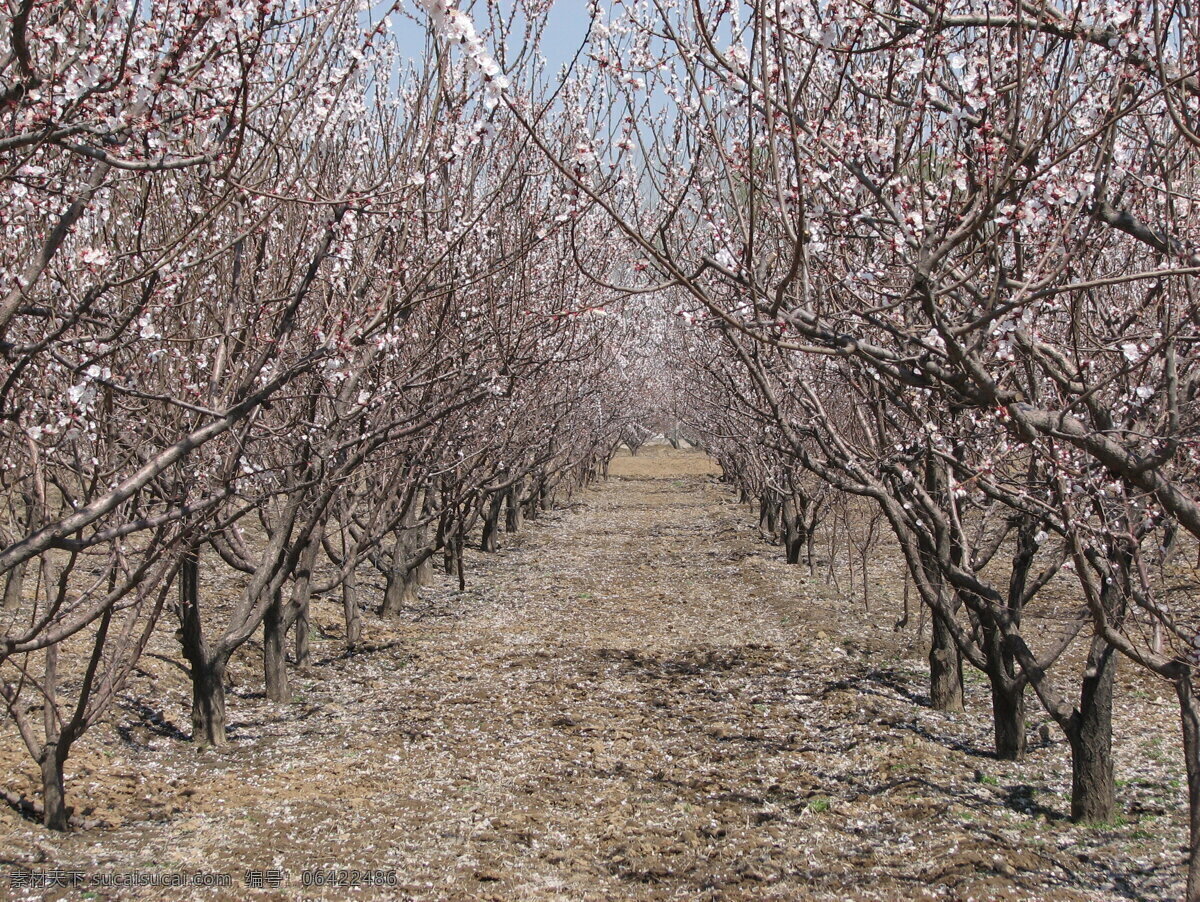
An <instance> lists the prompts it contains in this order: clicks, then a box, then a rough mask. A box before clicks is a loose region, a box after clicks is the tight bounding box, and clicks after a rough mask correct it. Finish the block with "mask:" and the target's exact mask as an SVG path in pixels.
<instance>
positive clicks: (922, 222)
mask: <svg viewBox="0 0 1200 902" xmlns="http://www.w3.org/2000/svg"><path fill="white" fill-rule="evenodd" d="M1193 13H1194V10H1191V9H1190V8H1189V7H1188V6H1187V5H1186V4H1176V3H1169V2H1160V0H1147V2H1129V3H1115V4H1114V3H1112V2H1108V0H1105V2H1093V0H1069V2H1066V3H1061V4H1058V3H1052V2H1016V0H1014V2H1011V3H1003V4H999V5H997V4H995V3H981V2H975V0H896V2H893V3H887V4H883V5H878V4H876V5H875V6H869V5H862V4H857V3H843V2H838V0H833V2H828V3H806V2H793V0H752V2H748V3H744V4H730V3H725V2H711V3H710V2H705V0H677V2H672V0H661V2H655V3H652V4H643V5H636V6H624V5H622V6H620V7H614V10H613V11H612V13H611V15H608V14H606V15H604V16H599V17H598V18H597V20H596V22H595V23H594V24H593V29H592V34H591V41H590V45H589V49H590V65H588V66H586V67H584V68H582V69H581V70H580V71H579V72H578V73H577V74H576V78H577V82H578V84H580V85H581V87H580V91H581V92H583V93H584V94H585V95H586V96H587V97H588V98H589V101H590V105H583V106H582V108H583V109H585V110H586V115H587V121H586V125H585V127H586V129H587V135H588V142H587V146H588V147H589V152H590V153H591V154H593V155H594V157H595V158H596V159H597V160H600V161H602V162H598V163H596V164H591V163H590V161H589V162H588V165H581V164H580V162H579V161H578V155H576V157H575V158H572V157H570V156H564V155H559V156H557V157H555V159H556V162H557V164H558V167H559V169H560V171H561V172H562V173H563V174H564V175H568V176H570V177H572V178H574V180H575V182H576V184H577V185H578V186H579V189H580V190H581V191H583V192H584V193H586V194H587V195H589V196H590V197H591V199H592V200H593V201H594V202H595V203H596V204H597V205H598V206H600V207H602V208H603V210H604V211H605V213H606V215H607V216H608V217H609V218H610V221H611V222H613V223H614V224H616V225H617V226H618V227H619V228H620V229H621V231H622V233H623V234H624V236H625V238H626V241H627V247H628V249H629V250H628V252H629V254H630V257H631V259H632V260H634V261H636V262H635V263H634V264H633V265H632V266H631V272H630V274H629V280H628V284H629V285H630V286H636V288H631V289H630V290H643V291H650V290H658V291H661V292H663V293H665V294H667V295H668V296H670V297H671V298H672V300H671V302H670V303H671V304H672V305H676V304H677V305H678V306H677V307H676V313H677V314H679V316H680V318H681V319H683V320H686V321H687V322H688V323H689V324H691V326H692V328H689V329H681V330H680V331H679V332H678V335H677V337H676V339H675V341H674V343H673V346H672V348H673V353H672V357H671V359H672V361H673V363H674V365H675V366H677V367H679V368H680V370H681V372H683V373H685V374H686V376H685V378H684V379H683V382H684V388H683V390H684V391H685V392H686V394H687V395H688V396H689V397H690V399H691V407H692V409H693V416H692V421H693V425H694V426H695V428H696V429H698V430H700V431H701V432H702V433H703V440H704V443H705V445H706V446H707V447H709V448H710V449H711V450H712V451H713V452H714V454H716V456H717V457H718V458H719V459H720V460H721V461H722V462H723V463H724V464H725V465H726V466H725V469H726V472H727V473H728V474H731V475H732V476H733V477H734V478H735V479H736V480H737V481H738V482H739V483H740V484H741V487H742V489H743V490H744V492H745V493H746V495H747V496H755V497H758V498H760V499H761V500H762V509H763V518H764V524H765V525H766V526H768V527H773V528H776V529H778V530H780V531H782V533H783V534H784V537H785V539H786V542H787V544H788V554H789V557H790V558H791V559H793V560H794V559H797V558H799V556H800V555H801V553H802V549H803V546H804V545H805V543H806V541H807V537H808V536H809V535H810V534H811V531H812V529H813V528H814V527H815V525H816V522H817V519H819V517H820V511H821V510H822V508H823V502H822V493H824V492H829V491H836V492H841V493H849V494H851V495H854V496H858V497H860V498H863V499H866V500H867V503H869V504H871V505H873V507H874V508H875V510H876V511H878V513H879V516H880V517H881V518H882V519H883V520H885V521H886V523H887V524H888V526H890V528H891V532H892V533H893V535H894V537H895V539H896V541H897V543H898V547H899V549H900V551H901V552H902V554H903V555H904V559H905V561H906V563H907V568H908V572H909V576H910V578H911V580H912V583H913V585H915V587H916V589H917V591H918V593H919V596H920V598H921V600H922V602H923V603H924V604H925V605H926V606H927V607H928V609H929V610H930V611H931V613H932V615H933V622H934V636H933V648H932V651H931V654H930V666H931V695H932V699H933V702H934V704H935V705H937V706H939V707H942V708H950V709H953V708H955V707H958V706H960V705H961V703H962V691H961V670H960V668H961V666H963V662H966V664H967V665H969V666H973V667H976V668H978V669H979V670H981V671H982V672H983V673H985V674H986V676H987V679H988V681H989V684H990V688H991V694H992V703H993V715H994V722H995V741H996V752H997V754H998V755H1000V756H1003V757H1008V758H1019V757H1020V756H1021V755H1022V754H1023V753H1024V750H1025V723H1024V720H1025V705H1026V697H1027V695H1028V690H1030V689H1032V691H1033V693H1034V694H1035V695H1036V697H1037V699H1038V700H1039V701H1040V702H1041V704H1042V705H1043V706H1044V707H1045V709H1046V711H1047V712H1048V713H1049V714H1050V716H1051V717H1052V718H1053V719H1054V720H1055V721H1056V722H1057V723H1058V724H1059V726H1060V727H1061V728H1062V729H1063V731H1064V733H1065V734H1066V736H1067V738H1068V740H1069V742H1070V748H1071V754H1072V764H1073V772H1074V779H1073V791H1072V801H1071V810H1072V814H1073V815H1074V816H1075V817H1076V818H1079V819H1083V820H1106V819H1109V818H1110V817H1111V816H1112V813H1113V806H1114V797H1113V788H1112V787H1113V776H1112V768H1113V764H1112V751H1111V748H1112V746H1111V710H1112V693H1113V677H1114V672H1115V668H1116V666H1117V660H1118V658H1120V659H1124V660H1127V661H1129V662H1131V663H1132V664H1133V665H1134V666H1136V667H1139V668H1143V669H1145V670H1146V671H1149V672H1150V673H1152V674H1153V675H1155V676H1156V677H1158V678H1160V679H1162V680H1163V681H1164V682H1165V683H1167V684H1169V685H1170V686H1171V687H1172V688H1173V690H1174V693H1175V695H1176V696H1177V698H1178V703H1179V712H1180V723H1181V729H1182V737H1183V749H1184V755H1185V759H1186V768H1187V774H1188V801H1189V810H1190V827H1191V836H1190V841H1189V848H1190V854H1189V874H1188V883H1187V887H1188V889H1187V895H1188V898H1189V899H1200V704H1198V703H1197V700H1196V695H1195V669H1194V668H1195V664H1196V660H1197V659H1196V655H1197V652H1196V649H1197V647H1198V645H1200V633H1198V629H1200V611H1198V610H1197V607H1196V605H1195V603H1194V599H1193V598H1192V597H1190V594H1189V592H1188V591H1187V589H1186V588H1185V589H1184V590H1183V591H1180V589H1179V586H1178V582H1177V581H1174V580H1168V579H1163V578H1162V576H1161V574H1162V572H1163V567H1164V566H1166V565H1169V563H1170V557H1171V551H1172V549H1173V548H1175V547H1176V546H1177V545H1178V544H1179V542H1180V541H1181V537H1182V536H1183V535H1185V534H1190V535H1191V536H1192V537H1193V538H1197V537H1200V503H1198V501H1197V493H1198V487H1197V485H1196V481H1197V480H1196V477H1197V463H1198V458H1197V453H1198V451H1200V445H1198V444H1197V438H1198V436H1197V432H1196V427H1197V413H1198V410H1200V408H1198V406H1197V398H1196V395H1197V385H1198V382H1197V380H1198V379H1200V370H1198V369H1197V364H1196V354H1195V348H1196V342H1197V341H1198V340H1200V333H1198V331H1197V324H1198V323H1200V318H1198V316H1200V306H1198V304H1197V301H1198V298H1197V289H1198V284H1200V283H1198V278H1197V277H1198V276H1200V219H1198V218H1197V216H1196V215H1195V214H1196V210H1197V209H1200V181H1198V175H1200V81H1198V77H1197V76H1198V74H1200V19H1198V18H1197V17H1196V16H1195V15H1194V14H1193ZM526 125H527V127H528V128H529V129H530V131H531V132H532V133H534V134H538V133H539V127H538V125H537V124H536V123H533V122H531V121H528V120H527V121H526ZM545 143H546V145H547V146H546V147H545V148H544V149H545V150H547V151H549V153H550V155H551V156H552V157H553V156H554V152H553V149H552V147H550V146H549V145H550V142H549V141H548V140H547V141H546V142H545ZM630 184H636V186H637V190H629V188H628V186H629V185H630ZM1062 586H1073V587H1074V588H1073V589H1072V590H1071V594H1072V595H1073V596H1074V598H1075V599H1076V600H1077V604H1068V605H1067V607H1068V608H1069V609H1072V610H1077V611H1078V616H1075V617H1073V618H1071V619H1070V620H1069V621H1068V622H1066V623H1065V624H1064V626H1063V627H1062V629H1061V630H1057V631H1047V628H1046V627H1045V625H1044V621H1037V625H1036V626H1033V627H1031V626H1030V625H1029V624H1030V621H1029V620H1027V618H1026V612H1027V611H1029V610H1031V609H1033V608H1034V606H1039V607H1044V606H1047V605H1050V604H1052V602H1050V601H1049V598H1048V596H1049V594H1050V593H1051V592H1052V591H1054V589H1053V588H1052V587H1062ZM1057 597H1058V601H1055V602H1053V604H1055V605H1058V606H1061V605H1062V604H1063V600H1062V591H1061V590H1059V591H1058V593H1057ZM1074 643H1085V644H1086V650H1085V651H1084V652H1082V654H1081V657H1082V658H1083V659H1084V661H1085V663H1084V665H1083V667H1082V669H1080V670H1079V671H1078V672H1076V673H1075V674H1073V675H1072V674H1071V673H1068V672H1067V670H1066V668H1065V666H1064V665H1062V663H1061V662H1062V661H1063V660H1065V659H1064V653H1065V652H1066V651H1067V649H1068V648H1070V647H1071V646H1072V645H1073V644H1074Z"/></svg>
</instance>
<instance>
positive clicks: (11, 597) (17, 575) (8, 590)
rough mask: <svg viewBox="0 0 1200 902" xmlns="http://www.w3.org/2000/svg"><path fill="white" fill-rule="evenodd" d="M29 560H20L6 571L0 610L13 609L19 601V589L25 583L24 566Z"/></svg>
mask: <svg viewBox="0 0 1200 902" xmlns="http://www.w3.org/2000/svg"><path fill="white" fill-rule="evenodd" d="M28 565H29V561H27V560H26V561H21V562H20V563H19V564H17V565H16V566H15V567H13V568H12V569H11V570H9V571H8V576H7V577H5V582H4V597H3V598H2V599H0V611H5V612H8V611H15V610H16V609H17V606H18V605H20V603H21V591H22V589H23V587H24V585H25V568H26V567H27V566H28Z"/></svg>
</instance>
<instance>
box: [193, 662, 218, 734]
mask: <svg viewBox="0 0 1200 902" xmlns="http://www.w3.org/2000/svg"><path fill="white" fill-rule="evenodd" d="M192 742H194V743H196V744H197V745H212V746H222V745H224V744H225V662H224V661H223V660H220V661H210V660H208V659H207V656H205V660H203V661H201V662H200V663H197V662H195V661H193V662H192Z"/></svg>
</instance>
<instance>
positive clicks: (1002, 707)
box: [988, 673, 1026, 761]
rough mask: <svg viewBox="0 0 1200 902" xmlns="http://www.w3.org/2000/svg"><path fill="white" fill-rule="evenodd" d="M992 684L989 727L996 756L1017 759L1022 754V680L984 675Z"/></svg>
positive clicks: (1023, 747)
mask: <svg viewBox="0 0 1200 902" xmlns="http://www.w3.org/2000/svg"><path fill="white" fill-rule="evenodd" d="M988 681H989V682H990V683H991V687H992V728H993V732H994V734H995V737H996V757H997V758H1003V759H1004V760H1006V761H1020V760H1021V759H1022V758H1024V757H1025V748H1026V735H1025V681H1024V680H1013V678H1012V677H1011V676H1009V675H1008V674H1005V673H1000V674H992V673H989V674H988Z"/></svg>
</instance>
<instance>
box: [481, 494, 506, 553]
mask: <svg viewBox="0 0 1200 902" xmlns="http://www.w3.org/2000/svg"><path fill="white" fill-rule="evenodd" d="M503 509H504V495H503V494H502V493H501V492H494V493H493V494H492V496H491V498H489V499H488V501H487V503H486V509H485V511H484V514H483V533H482V535H481V537H480V539H479V550H480V551H483V552H486V553H488V554H493V553H495V552H496V551H497V550H498V549H499V547H500V543H499V541H498V539H497V536H498V534H499V532H500V513H501V512H502V510H503Z"/></svg>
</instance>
